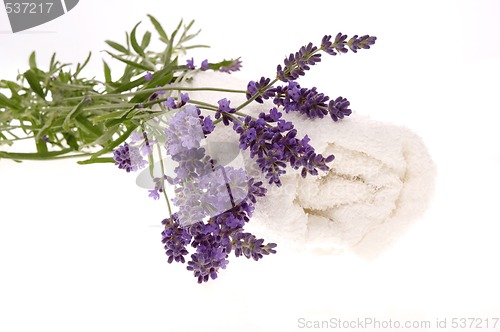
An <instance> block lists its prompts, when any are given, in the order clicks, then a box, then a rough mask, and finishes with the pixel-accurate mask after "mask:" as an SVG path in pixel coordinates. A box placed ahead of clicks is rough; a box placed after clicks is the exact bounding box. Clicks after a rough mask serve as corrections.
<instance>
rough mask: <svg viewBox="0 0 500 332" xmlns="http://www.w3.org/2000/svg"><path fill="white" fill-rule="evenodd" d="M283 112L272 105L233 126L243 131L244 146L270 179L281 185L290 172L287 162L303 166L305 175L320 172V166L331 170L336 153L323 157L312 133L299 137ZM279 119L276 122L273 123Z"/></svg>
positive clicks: (241, 137)
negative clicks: (316, 148) (313, 144)
mask: <svg viewBox="0 0 500 332" xmlns="http://www.w3.org/2000/svg"><path fill="white" fill-rule="evenodd" d="M281 117H282V113H281V112H279V111H278V110H277V109H276V108H272V109H271V110H270V111H269V112H268V113H264V112H262V113H260V114H259V117H258V118H257V119H253V118H252V117H250V116H246V117H245V118H244V119H242V118H241V119H240V121H235V122H234V124H233V129H234V130H235V131H236V132H237V133H238V134H239V135H240V148H241V149H242V150H246V149H249V151H250V157H251V158H254V159H256V162H257V165H258V166H259V168H260V169H261V171H262V172H263V173H264V174H265V177H266V179H268V181H269V183H274V184H276V185H277V186H281V181H280V176H281V175H282V174H285V173H286V167H287V165H290V166H291V167H292V168H294V169H299V168H301V175H302V176H303V177H306V175H307V174H311V175H317V174H318V170H321V171H328V170H329V167H328V165H327V163H329V162H331V161H333V159H334V156H333V155H330V156H328V157H323V156H322V155H321V154H317V153H316V152H315V151H314V148H313V147H312V146H311V145H310V144H309V141H310V139H309V137H308V136H307V135H306V136H304V137H303V138H302V139H300V138H297V137H296V136H297V130H296V129H295V128H294V126H293V124H292V123H291V122H289V121H286V120H283V119H281ZM271 123H275V124H276V125H274V126H273V125H269V124H271Z"/></svg>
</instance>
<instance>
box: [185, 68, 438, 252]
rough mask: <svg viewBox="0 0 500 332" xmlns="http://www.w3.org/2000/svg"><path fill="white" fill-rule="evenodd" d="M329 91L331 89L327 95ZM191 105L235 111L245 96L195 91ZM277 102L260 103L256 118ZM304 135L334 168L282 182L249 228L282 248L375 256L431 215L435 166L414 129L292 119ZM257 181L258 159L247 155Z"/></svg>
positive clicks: (206, 80) (230, 136)
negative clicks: (222, 103)
mask: <svg viewBox="0 0 500 332" xmlns="http://www.w3.org/2000/svg"><path fill="white" fill-rule="evenodd" d="M246 83H247V82H244V81H241V80H238V79H235V78H234V77H231V76H229V75H227V74H219V73H201V74H200V75H197V76H196V77H195V79H194V80H193V82H192V83H190V84H189V85H190V86H212V87H225V88H231V89H242V90H245V89H246ZM325 92H326V93H328V92H327V91H325ZM190 97H191V98H192V99H198V100H203V101H208V102H213V103H214V104H216V102H217V100H219V99H221V98H223V97H227V98H228V99H230V100H231V101H232V103H231V105H234V106H235V105H238V104H239V103H240V102H242V101H243V100H244V99H245V98H244V96H240V95H232V94H227V93H226V94H224V93H219V92H216V93H214V92H205V91H204V92H190ZM271 107H273V105H272V103H270V102H268V103H265V104H256V103H253V104H252V105H250V106H249V108H247V109H246V112H247V113H249V114H253V115H256V114H258V113H259V112H261V111H267V110H269V108H271ZM285 117H286V119H287V120H290V121H292V122H293V123H294V125H295V127H296V128H297V130H298V136H304V135H306V134H307V135H308V136H309V137H310V138H311V145H312V146H314V147H315V149H316V152H317V153H322V154H323V155H325V156H326V155H330V154H334V155H335V157H336V158H335V160H334V161H333V162H332V163H331V164H330V166H331V170H330V171H329V172H327V173H324V172H320V175H319V176H308V177H307V178H305V179H303V178H302V177H301V176H300V174H299V173H298V171H295V170H291V169H290V170H289V171H287V174H285V175H283V176H282V178H281V179H282V183H283V186H282V187H279V188H278V187H276V186H274V185H272V186H271V185H268V186H267V187H268V193H267V195H266V197H264V198H262V199H260V200H258V202H257V206H256V211H255V214H254V216H253V218H252V221H251V222H250V224H249V225H248V226H249V227H248V229H249V230H252V231H255V233H256V234H257V235H258V236H262V237H265V238H266V240H269V241H276V242H278V243H279V244H280V246H281V247H282V248H283V247H293V248H295V249H299V250H302V249H306V250H311V251H313V252H316V253H339V252H344V251H351V252H355V253H356V254H358V255H361V256H363V257H374V256H376V255H378V254H379V253H381V252H382V250H384V249H385V248H387V246H388V245H390V244H391V243H393V242H394V241H395V240H397V239H398V238H400V237H401V235H402V234H403V233H404V231H405V230H406V229H407V228H408V226H410V224H411V223H412V222H413V221H415V220H416V219H417V218H418V217H420V216H421V215H422V214H423V212H424V211H425V210H426V208H427V205H428V202H429V199H430V197H431V195H432V193H433V188H434V177H435V167H434V164H433V162H432V160H431V158H430V156H429V154H428V152H427V149H426V147H425V146H424V144H423V142H422V140H421V139H420V138H419V137H418V136H417V135H415V134H414V133H412V132H411V131H410V130H408V129H406V128H403V127H399V126H395V125H391V124H385V123H380V122H377V121H374V120H371V119H369V118H367V117H364V116H361V115H359V114H356V113H354V114H352V115H351V116H350V117H348V118H345V119H344V120H341V121H338V122H333V121H332V120H331V119H330V118H323V119H314V120H311V119H308V118H306V117H305V116H303V115H301V114H297V113H294V114H291V113H290V114H285ZM228 140H229V141H230V140H232V141H234V142H237V135H236V134H235V133H233V132H232V130H231V129H229V128H217V129H216V131H215V132H214V134H212V135H210V137H209V141H212V142H220V141H228ZM244 160H245V165H246V167H247V170H248V172H249V173H251V174H252V175H254V174H255V172H252V169H255V167H253V165H254V164H255V163H254V162H253V160H250V159H249V156H248V154H246V153H244Z"/></svg>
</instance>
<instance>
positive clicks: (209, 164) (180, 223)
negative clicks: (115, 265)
mask: <svg viewBox="0 0 500 332" xmlns="http://www.w3.org/2000/svg"><path fill="white" fill-rule="evenodd" d="M219 105H220V107H219V110H220V113H218V114H223V113H224V112H230V110H231V109H230V107H229V102H228V101H227V100H225V101H221V102H220V103H219ZM219 116H221V115H219ZM206 119H208V117H207V118H203V119H202V118H201V115H200V111H199V109H197V108H196V107H194V106H192V105H188V106H186V107H185V109H183V110H181V111H179V112H178V113H176V114H175V115H174V116H173V117H172V118H171V119H170V121H169V123H168V126H167V128H166V129H165V135H166V137H167V140H166V143H165V147H166V149H167V152H168V154H169V155H170V156H171V157H172V159H173V160H174V161H176V162H177V163H178V166H177V167H176V168H175V170H174V172H175V174H176V176H175V178H171V179H170V178H167V180H168V181H169V183H170V184H172V185H175V186H176V188H175V194H176V197H175V198H174V199H172V202H173V203H174V204H175V205H176V206H177V207H178V211H177V212H176V213H174V214H173V215H172V216H171V217H170V218H168V219H165V220H164V221H163V224H164V225H165V230H164V231H163V233H162V241H163V243H164V245H165V252H166V254H167V256H168V262H169V263H172V262H173V261H176V262H181V263H184V262H185V258H184V256H186V255H187V254H188V253H189V251H188V249H187V248H188V246H191V247H192V248H195V249H196V250H195V252H194V253H193V254H192V255H191V259H190V260H189V261H188V262H187V269H188V270H189V271H192V272H193V275H194V276H195V277H196V278H197V279H198V282H199V283H202V282H206V281H208V280H209V279H215V278H217V275H218V273H219V270H220V269H225V268H226V266H227V264H228V263H229V261H228V259H227V258H228V256H229V254H230V253H231V251H232V250H233V248H234V250H235V254H236V256H240V255H244V256H246V257H252V258H254V259H256V260H257V259H260V258H262V257H263V256H264V255H268V254H271V253H275V250H274V248H275V246H276V244H273V243H271V244H266V245H264V240H262V239H257V238H256V237H255V236H253V235H252V234H250V233H246V232H244V231H243V227H244V225H245V223H246V222H248V221H249V218H250V216H251V214H252V212H253V210H254V203H255V202H256V197H259V196H264V195H265V192H266V190H265V188H263V187H262V182H255V181H254V180H253V179H250V180H248V179H247V177H246V173H245V172H244V171H243V170H239V169H234V168H232V167H222V166H218V165H216V161H214V160H212V159H211V158H210V157H209V156H207V155H205V150H204V149H203V148H202V147H200V146H201V140H202V139H203V138H204V134H203V133H204V132H205V131H207V130H208V129H210V131H211V130H213V128H212V127H213V124H212V123H210V124H209V125H207V123H208V122H210V121H206ZM204 127H205V128H204ZM208 127H210V128H208Z"/></svg>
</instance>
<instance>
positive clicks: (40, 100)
mask: <svg viewBox="0 0 500 332" xmlns="http://www.w3.org/2000/svg"><path fill="white" fill-rule="evenodd" d="M148 17H149V19H150V21H151V24H152V26H153V27H154V30H155V32H156V34H157V35H158V36H159V40H160V41H161V42H163V43H164V44H165V47H164V49H163V50H162V51H160V52H156V51H151V50H150V49H149V47H150V45H151V39H152V33H151V32H149V31H146V32H144V34H143V35H142V38H140V41H139V39H138V37H137V35H138V29H139V27H140V22H139V23H137V24H136V25H135V26H134V27H133V29H132V31H131V32H130V34H129V33H126V40H125V44H121V43H119V42H115V41H111V40H106V41H105V43H106V44H107V46H109V47H110V50H106V51H105V53H106V54H108V55H109V56H110V60H109V61H113V60H114V61H115V62H116V61H118V62H120V63H122V67H124V68H123V72H121V73H113V72H112V69H111V68H112V66H111V65H110V64H108V62H107V61H105V60H104V59H103V60H102V61H103V71H104V75H103V77H104V81H100V80H97V79H95V78H86V77H84V76H82V70H83V69H84V68H85V67H86V65H87V64H88V63H89V61H90V60H91V56H92V55H91V54H90V53H89V55H88V56H87V58H86V59H85V60H84V61H83V63H82V64H80V63H78V64H77V66H76V67H74V66H72V65H70V64H63V63H61V62H59V61H58V60H57V59H56V54H55V53H54V54H53V56H52V58H51V60H50V64H49V67H48V68H47V69H42V68H40V67H39V66H38V64H37V61H36V53H35V52H32V53H31V55H30V56H29V61H28V62H29V69H27V70H25V71H24V72H23V73H22V74H20V75H19V76H18V77H17V80H16V81H9V80H0V149H1V146H2V145H5V144H7V145H14V146H15V144H14V143H15V142H16V141H19V140H33V141H34V147H35V148H36V152H29V153H26V152H22V153H19V152H5V151H0V158H10V159H14V160H19V161H20V160H31V159H54V158H67V157H81V156H87V157H89V159H88V160H85V161H82V162H80V163H82V164H88V163H93V162H112V161H113V160H112V158H108V157H100V156H102V155H105V154H107V153H109V152H111V151H112V150H113V149H114V148H115V147H116V146H118V145H119V144H121V143H122V142H124V141H125V140H126V139H127V138H128V136H129V135H130V133H131V132H132V131H133V130H135V129H136V128H138V127H139V126H141V125H142V123H143V122H144V121H146V120H148V119H150V118H152V117H153V116H156V115H158V114H159V113H161V112H162V111H165V110H164V109H163V108H162V107H161V102H162V101H164V100H165V99H161V98H156V99H153V100H150V97H151V95H152V94H153V93H155V92H157V91H159V90H165V91H171V90H176V88H175V86H172V83H178V82H181V81H182V80H183V79H184V78H185V74H186V72H187V68H186V66H183V65H179V64H178V60H177V56H178V55H180V54H183V53H185V51H186V50H188V49H192V48H197V47H207V46H205V45H187V44H186V43H187V42H189V41H191V40H192V39H193V38H194V37H196V36H197V35H198V34H199V32H200V31H197V32H195V33H191V32H190V30H191V29H192V26H193V24H194V21H191V22H190V23H189V24H187V25H183V22H182V21H181V22H179V24H178V25H177V27H176V28H175V30H174V31H173V32H172V33H171V34H170V35H168V34H167V33H166V32H165V30H164V29H163V27H162V25H161V24H160V23H159V22H158V20H156V19H155V18H154V17H153V16H151V15H148ZM109 63H111V62H109ZM223 63H224V62H220V63H216V64H210V68H212V69H215V68H218V67H220V66H221V65H222V64H223ZM147 72H151V73H152V78H151V80H150V81H147V80H146V79H145V75H146V73H147ZM169 85H170V86H169ZM158 87H160V88H158ZM155 105H160V108H159V109H158V107H156V108H155V109H154V110H153V107H155Z"/></svg>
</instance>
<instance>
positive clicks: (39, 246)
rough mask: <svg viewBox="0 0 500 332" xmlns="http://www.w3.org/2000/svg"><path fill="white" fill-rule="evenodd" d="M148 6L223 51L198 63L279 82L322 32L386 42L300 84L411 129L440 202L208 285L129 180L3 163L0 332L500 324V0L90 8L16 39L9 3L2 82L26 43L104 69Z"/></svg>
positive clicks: (69, 167)
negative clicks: (391, 228) (407, 226)
mask: <svg viewBox="0 0 500 332" xmlns="http://www.w3.org/2000/svg"><path fill="white" fill-rule="evenodd" d="M326 4H328V6H326ZM325 6H326V7H325ZM148 13H150V14H153V15H154V16H155V17H156V18H157V19H159V20H160V21H161V22H163V23H164V25H165V27H166V30H168V31H171V28H172V27H174V26H175V25H176V24H177V22H178V21H179V19H180V18H184V19H185V20H187V21H188V20H191V19H195V20H196V24H195V26H196V27H198V28H201V29H202V33H201V34H200V36H199V37H198V42H200V43H205V44H208V45H211V46H212V48H211V49H209V50H204V51H203V52H197V53H193V55H194V56H195V60H198V61H201V60H202V59H203V58H208V59H209V60H213V61H217V60H219V59H221V58H224V57H225V58H231V57H238V56H241V57H242V60H243V64H244V67H243V70H242V72H240V73H238V76H239V77H242V78H245V79H256V78H259V77H260V76H261V75H265V76H271V75H272V73H273V71H274V70H275V67H276V64H277V63H279V62H281V61H282V59H283V58H284V56H285V55H286V54H288V53H290V52H293V51H295V50H297V49H298V47H300V46H301V45H303V44H305V43H307V42H309V41H314V42H316V43H319V42H320V40H321V37H322V36H323V35H324V34H332V35H335V34H336V33H337V32H339V31H342V32H343V33H346V34H348V35H353V34H359V35H362V34H371V35H376V36H377V37H378V40H377V44H376V45H375V46H374V47H373V49H371V50H369V51H361V52H359V53H358V54H347V55H345V56H341V57H335V58H333V57H324V60H323V62H322V63H320V64H319V65H318V66H317V67H315V68H314V70H312V71H311V72H310V73H309V74H308V76H307V77H306V78H305V80H304V85H305V86H311V85H316V86H318V88H319V89H320V90H321V91H324V92H325V93H327V94H329V95H330V96H337V95H342V96H345V97H347V98H348V99H349V100H350V101H351V104H352V106H353V109H354V110H356V111H357V112H359V113H361V114H364V115H368V116H370V117H372V118H374V119H377V120H381V121H389V122H392V123H395V124H399V125H404V126H407V127H409V128H410V129H412V130H414V131H415V132H417V133H418V134H419V135H420V136H421V137H422V139H423V140H424V141H425V143H426V144H427V146H428V148H429V151H430V153H431V155H432V157H433V159H434V161H435V163H436V165H437V168H438V177H437V179H436V193H435V197H434V199H433V201H432V205H431V207H430V208H429V210H428V212H427V213H426V215H425V217H423V218H422V219H421V220H419V221H418V222H417V223H416V225H415V226H414V227H413V228H412V229H411V230H410V231H409V232H408V233H407V234H406V235H405V236H404V237H403V238H402V239H401V241H399V242H398V243H397V244H396V245H395V246H394V248H392V249H391V250H390V251H388V252H386V253H385V254H384V255H383V256H381V257H379V258H378V259H377V260H375V261H374V262H365V261H362V260H360V259H358V258H356V257H351V256H349V255H346V256H341V257H311V256H307V255H295V254H293V255H292V254H291V253H287V252H283V251H281V252H279V253H278V254H277V255H275V256H273V257H266V258H265V259H264V260H262V261H261V262H258V263H256V262H253V261H247V260H246V259H241V258H240V259H232V260H231V263H230V264H229V266H228V269H227V270H226V271H223V273H221V275H220V278H219V279H217V280H216V281H212V282H210V283H208V284H203V285H198V284H197V283H196V281H195V279H194V278H192V277H191V276H190V274H189V273H188V272H187V271H185V268H184V267H183V266H180V265H168V264H167V262H166V256H165V255H164V253H163V248H162V245H161V243H160V232H161V228H160V227H159V226H158V225H159V223H160V221H161V219H163V218H164V217H165V215H164V211H163V210H162V209H163V206H160V205H161V204H160V203H158V202H154V201H152V200H150V199H148V198H147V193H145V192H144V190H143V189H140V188H138V187H137V186H135V178H134V176H133V175H127V174H125V173H124V172H121V171H118V170H117V169H115V167H113V166H111V165H92V166H79V165H77V164H76V163H75V162H74V161H73V160H70V161H64V162H24V163H22V164H15V163H13V162H10V161H8V160H1V161H0V331H8V332H18V331H54V332H56V331H57V332H59V331H295V330H297V331H299V330H304V329H299V328H298V324H297V321H298V319H299V318H301V317H302V318H305V319H307V320H328V319H330V318H340V319H351V318H358V317H360V318H364V317H373V318H376V319H379V320H388V319H392V320H393V321H394V320H400V321H404V320H419V321H420V320H430V321H431V322H433V324H434V323H435V321H436V319H437V318H441V319H444V318H447V319H448V326H450V325H451V319H452V318H454V317H458V318H461V317H478V318H492V317H500V284H499V283H500V282H499V280H500V272H499V265H500V259H499V258H498V257H499V253H500V251H499V249H500V244H499V243H500V241H499V239H500V227H499V222H500V213H499V211H498V205H499V203H500V198H499V197H500V190H499V188H500V173H499V168H500V134H499V132H500V131H499V130H498V122H497V121H498V119H499V116H498V112H499V111H500V109H499V102H498V96H499V87H500V83H499V77H500V76H499V75H500V40H499V39H500V37H499V35H498V32H499V31H500V24H499V23H498V22H499V20H498V17H499V16H500V2H499V1H493V0H492V1H484V0H475V1H422V0H420V1H352V0H351V1H328V2H326V1H324V2H320V1H315V2H314V1H309V2H308V1H268V0H267V1H260V0H254V1H248V2H237V1H176V2H174V1H149V0H143V1H135V2H133V1H90V0H82V1H80V3H79V4H78V5H77V6H76V7H75V8H74V9H73V10H72V11H70V12H69V13H68V14H66V15H65V16H63V17H61V18H59V19H56V20H54V21H52V22H49V23H47V24H45V25H43V26H39V27H36V28H34V29H32V30H30V31H27V32H23V33H18V34H12V33H11V32H10V26H9V24H8V19H7V15H6V13H5V11H4V10H3V9H0V32H1V33H0V45H1V52H0V69H1V70H0V76H1V78H8V79H14V78H15V75H16V73H17V70H18V69H20V70H26V68H27V60H28V56H29V54H30V52H31V51H32V50H36V51H37V55H38V63H39V65H40V66H46V65H47V64H48V60H49V58H50V56H51V54H52V52H54V51H55V52H57V53H58V55H59V59H60V60H61V61H63V62H73V63H76V62H78V61H82V60H83V59H84V58H85V57H86V55H87V52H88V51H89V50H92V51H93V53H94V57H93V60H92V62H91V64H90V66H89V68H88V70H87V71H86V74H88V75H91V76H94V75H96V76H98V77H100V76H101V67H102V65H101V61H100V60H99V58H101V57H102V56H104V55H103V54H102V52H100V51H101V50H103V49H104V48H105V44H104V42H103V41H104V40H105V39H111V40H116V41H120V42H121V41H123V38H124V32H125V31H130V30H131V29H132V27H133V26H134V24H135V23H136V22H138V21H140V20H142V21H143V25H144V27H142V26H141V27H140V28H139V31H141V32H143V31H145V29H146V28H147V29H151V28H152V27H151V25H150V24H149V22H148V20H147V17H146V14H148ZM277 208H278V207H277ZM490 322H491V321H490ZM498 325H499V326H497V329H499V330H500V323H499V324H498ZM484 326H485V325H484V324H483V327H484ZM353 330H354V329H353ZM434 330H435V329H434ZM482 330H483V331H485V330H487V329H484V328H483V329H482Z"/></svg>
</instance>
